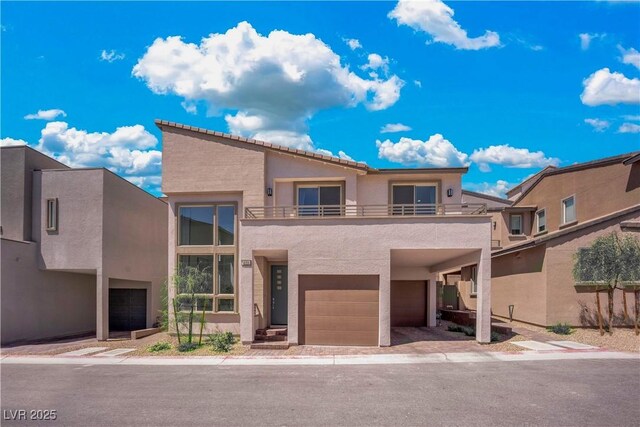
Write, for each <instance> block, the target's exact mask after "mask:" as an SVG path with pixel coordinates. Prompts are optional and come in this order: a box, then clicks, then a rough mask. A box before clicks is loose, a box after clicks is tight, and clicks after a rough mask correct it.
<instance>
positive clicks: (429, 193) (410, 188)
mask: <svg viewBox="0 0 640 427" xmlns="http://www.w3.org/2000/svg"><path fill="white" fill-rule="evenodd" d="M437 188H438V187H437V185H436V184H394V185H393V186H392V190H391V199H392V200H391V203H392V204H393V214H394V215H433V214H435V213H436V204H437V203H438V197H437V194H438V193H437Z"/></svg>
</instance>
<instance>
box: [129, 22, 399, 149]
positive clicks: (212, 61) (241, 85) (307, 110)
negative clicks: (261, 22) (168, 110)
mask: <svg viewBox="0 0 640 427" xmlns="http://www.w3.org/2000/svg"><path fill="white" fill-rule="evenodd" d="M132 74H133V75H134V76H136V77H137V78H139V79H141V80H143V81H144V82H145V83H146V84H147V86H148V87H149V89H151V90H152V91H153V92H155V93H157V94H168V93H171V94H175V95H178V96H180V97H182V98H183V99H184V101H186V102H198V101H204V102H205V103H206V104H207V106H208V109H209V114H221V113H222V112H223V111H224V110H232V111H233V110H235V113H229V114H226V115H225V120H226V121H227V125H228V126H229V129H230V131H231V132H232V133H236V134H240V135H243V136H249V137H253V138H260V139H266V140H267V141H269V142H273V143H280V144H286V145H288V146H293V147H297V148H305V149H313V143H312V141H311V138H310V137H309V135H308V124H307V122H308V119H309V118H311V117H312V116H313V115H314V114H315V113H316V112H318V111H320V110H323V109H328V108H335V107H354V106H356V105H358V104H363V105H364V106H365V107H366V108H367V109H369V110H384V109H386V108H389V107H390V106H392V105H393V104H395V103H396V102H397V101H398V99H399V97H400V89H401V88H402V86H403V85H404V82H403V81H402V80H401V79H400V78H399V77H398V76H396V75H393V76H391V77H389V78H388V79H381V78H378V77H373V78H362V77H360V76H358V75H356V74H355V73H354V72H352V71H350V70H349V68H348V66H345V65H342V63H341V58H340V56H338V55H337V54H336V53H334V52H333V51H332V50H331V48H330V47H329V46H327V45H326V44H324V43H323V42H322V41H321V40H319V39H318V38H316V37H315V36H314V35H313V34H304V35H295V34H290V33H288V32H286V31H272V32H271V33H269V34H268V35H267V36H263V35H260V34H258V33H257V32H256V30H255V29H254V28H253V27H252V26H251V24H249V23H248V22H241V23H239V24H238V25H237V26H236V27H234V28H231V29H229V30H228V31H227V32H226V33H223V34H211V35H209V36H207V37H204V38H203V39H202V40H201V41H200V43H199V44H195V43H186V42H185V41H183V40H182V38H181V37H179V36H173V37H167V38H165V39H163V38H158V39H156V40H155V41H154V42H153V43H152V44H151V46H150V47H149V48H148V49H147V51H146V52H145V53H144V55H143V56H142V57H141V58H140V59H139V60H138V63H137V64H136V66H135V67H134V68H133V70H132Z"/></svg>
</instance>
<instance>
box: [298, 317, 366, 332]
mask: <svg viewBox="0 0 640 427" xmlns="http://www.w3.org/2000/svg"><path fill="white" fill-rule="evenodd" d="M305 325H306V327H307V329H313V330H331V331H339V330H342V331H377V330H378V317H377V316H375V317H373V316H370V317H356V316H306V317H305Z"/></svg>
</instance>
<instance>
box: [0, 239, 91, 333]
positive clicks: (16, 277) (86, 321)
mask: <svg viewBox="0 0 640 427" xmlns="http://www.w3.org/2000/svg"><path fill="white" fill-rule="evenodd" d="M0 242H1V252H2V264H1V267H2V268H1V274H0V282H1V284H0V286H1V288H0V289H1V291H2V296H1V298H0V304H1V305H2V307H1V314H2V319H1V323H0V324H1V327H2V337H1V341H2V344H6V343H10V342H14V341H27V340H34V339H41V338H53V337H60V336H68V335H73V334H81V333H89V332H92V331H95V329H96V304H95V301H96V279H95V275H88V274H75V273H65V272H56V271H42V270H39V269H38V260H37V258H38V253H37V252H38V251H37V244H36V243H29V242H17V241H11V240H6V239H1V240H0Z"/></svg>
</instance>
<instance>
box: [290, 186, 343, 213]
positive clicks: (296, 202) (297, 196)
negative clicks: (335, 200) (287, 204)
mask: <svg viewBox="0 0 640 427" xmlns="http://www.w3.org/2000/svg"><path fill="white" fill-rule="evenodd" d="M321 187H339V188H340V203H339V204H338V206H339V208H338V209H337V211H335V213H334V211H333V210H331V211H330V213H325V212H324V210H323V209H322V208H321V206H336V205H322V204H320V188H321ZM300 188H317V189H318V204H317V205H316V207H317V209H318V210H317V212H316V213H313V212H312V211H311V210H310V211H309V212H304V213H300V212H298V216H320V217H322V216H341V215H343V213H344V209H343V206H344V205H345V182H344V181H321V182H318V181H315V182H314V181H309V182H305V181H300V182H295V183H294V198H295V200H294V205H295V206H296V207H298V209H299V208H300V207H301V206H300V194H299V189H300ZM304 206H305V207H309V208H312V207H313V206H314V205H304ZM334 209H335V208H334Z"/></svg>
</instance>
